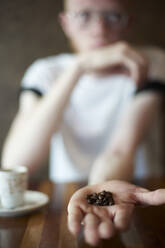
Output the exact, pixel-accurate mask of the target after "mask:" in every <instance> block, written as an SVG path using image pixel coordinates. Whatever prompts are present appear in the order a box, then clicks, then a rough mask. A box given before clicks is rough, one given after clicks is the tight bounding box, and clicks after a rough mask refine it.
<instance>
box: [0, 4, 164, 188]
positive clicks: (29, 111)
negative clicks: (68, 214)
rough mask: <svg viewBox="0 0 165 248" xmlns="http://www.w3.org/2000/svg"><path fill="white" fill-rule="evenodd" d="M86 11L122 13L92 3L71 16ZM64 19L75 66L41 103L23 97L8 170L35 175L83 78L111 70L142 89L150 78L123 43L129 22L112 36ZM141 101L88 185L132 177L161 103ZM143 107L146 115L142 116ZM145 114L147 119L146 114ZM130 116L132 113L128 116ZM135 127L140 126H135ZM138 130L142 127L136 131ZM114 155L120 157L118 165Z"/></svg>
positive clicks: (5, 158) (100, 26) (140, 58)
mask: <svg viewBox="0 0 165 248" xmlns="http://www.w3.org/2000/svg"><path fill="white" fill-rule="evenodd" d="M87 7H88V8H90V9H92V10H93V9H94V8H97V9H94V10H95V11H98V10H99V9H100V8H102V9H103V10H104V9H107V8H109V9H110V10H111V9H115V10H121V9H122V8H123V6H122V5H121V4H120V2H118V1H114V0H104V1H98V4H97V5H96V4H95V1H93V0H90V1H87V0H85V1H81V0H70V1H69V5H68V7H67V8H68V9H67V11H68V12H69V11H72V10H75V8H77V9H78V8H79V9H80V8H82V9H83V8H87ZM60 19H61V24H62V27H63V30H64V32H65V34H66V35H67V37H68V38H69V39H70V40H71V41H72V43H74V46H75V47H76V50H77V51H78V53H77V54H76V55H75V59H74V62H73V64H72V65H71V67H69V68H67V69H66V70H65V72H64V73H63V75H61V76H59V78H58V79H57V81H56V82H55V83H54V84H53V86H52V88H51V90H50V91H49V92H48V93H47V94H46V95H44V96H43V97H42V98H38V97H37V96H36V95H35V94H34V93H32V92H25V93H22V95H21V98H20V105H19V110H18V113H17V115H16V117H15V119H14V121H13V124H12V126H11V129H10V131H9V134H8V136H7V139H6V142H5V145H4V148H3V152H2V166H3V167H4V168H12V167H15V166H17V165H19V164H21V165H24V166H27V167H28V168H29V171H30V172H31V173H33V172H34V171H35V170H36V169H37V168H38V167H39V166H40V164H41V162H43V161H44V160H45V159H46V157H47V156H48V151H49V144H50V139H51V137H52V135H53V134H54V133H55V132H56V131H57V130H58V128H59V126H60V123H61V120H62V116H63V113H64V110H65V107H66V105H67V103H68V101H69V99H70V96H71V94H72V91H73V89H74V87H75V86H76V84H77V82H78V80H79V78H80V77H81V76H82V75H84V74H86V73H97V74H98V76H99V75H101V74H102V73H105V72H106V73H107V71H108V73H109V74H111V73H114V72H115V73H116V71H117V72H118V73H126V74H127V75H129V76H130V77H131V78H132V79H133V80H134V81H135V83H136V85H137V86H140V85H141V84H142V83H143V82H144V79H146V77H147V72H148V66H149V63H148V60H147V58H145V56H144V55H142V54H141V52H139V51H138V50H137V49H135V48H134V47H132V46H131V45H130V44H128V43H126V42H124V41H121V37H122V35H123V34H125V33H126V32H127V29H128V26H129V23H128V25H127V26H126V27H125V28H124V29H122V30H115V31H114V30H113V32H112V30H109V29H107V26H106V25H104V23H103V22H102V20H101V19H98V20H97V22H96V23H94V24H93V26H91V27H90V30H81V29H78V27H77V26H76V25H75V22H74V21H73V20H71V19H69V18H68V16H67V15H65V13H61V15H60ZM78 34H79V35H78ZM84 37H85V38H84ZM100 37H101V38H100ZM96 41H97V42H96ZM143 96H144V95H141V96H140V95H139V96H137V97H136V98H135V99H134V100H133V104H131V106H130V108H129V109H128V110H127V111H126V113H125V115H124V116H123V117H122V118H123V121H122V126H120V125H119V127H118V130H119V131H118V133H116V134H115V135H114V137H113V143H112V144H111V145H110V146H108V147H106V149H105V151H104V152H103V153H102V154H101V155H100V156H99V157H98V158H97V159H96V161H95V163H94V164H93V168H92V171H91V175H90V176H89V183H91V184H93V183H97V182H100V180H101V181H105V180H108V179H114V178H115V179H126V180H129V179H130V178H131V177H132V171H133V166H132V160H133V155H134V153H135V151H136V148H137V146H138V145H139V144H140V142H141V141H142V140H143V138H144V136H145V134H146V132H147V127H149V126H150V125H151V123H152V121H153V120H154V118H155V115H156V112H157V110H158V109H159V104H160V97H159V96H158V95H156V94H153V93H151V94H148V93H147V94H146V97H143ZM142 105H143V111H141V109H142V108H141V107H142ZM135 110H136V111H135ZM145 112H147V113H148V114H147V115H146V114H145ZM130 113H134V114H133V115H132V114H131V115H130ZM131 123H134V124H135V123H136V125H133V124H131ZM138 123H139V124H138ZM130 124H131V128H132V129H131V130H132V131H131V132H127V133H126V134H125V133H123V131H122V130H128V128H130ZM139 125H140V127H141V128H138V127H139ZM119 134H120V135H119ZM125 135H127V136H126V140H127V141H129V142H128V146H127V150H125V146H123V140H125ZM119 136H120V137H119ZM116 154H120V156H119V157H120V159H119V161H117V162H116ZM110 161H111V162H110ZM113 161H114V162H113ZM101 167H104V168H106V169H107V168H108V174H107V171H106V170H102V171H106V173H103V174H102V175H101V177H100V176H99V173H100V168H101ZM123 168H124V169H123ZM125 168H127V170H125ZM125 171H127V172H128V173H125ZM107 176H108V177H107Z"/></svg>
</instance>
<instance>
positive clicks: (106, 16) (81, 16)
mask: <svg viewBox="0 0 165 248" xmlns="http://www.w3.org/2000/svg"><path fill="white" fill-rule="evenodd" d="M67 15H68V16H69V18H71V19H72V20H73V21H74V22H75V24H76V25H77V26H79V27H82V28H86V27H88V26H89V25H91V24H92V23H94V22H95V21H96V20H98V19H100V18H101V20H103V21H104V22H105V23H106V24H107V26H109V27H111V28H119V29H120V28H124V27H126V26H127V24H128V20H129V16H128V15H127V14H125V13H122V12H117V11H100V12H94V11H88V10H84V11H78V12H69V13H67Z"/></svg>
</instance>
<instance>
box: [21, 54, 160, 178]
mask: <svg viewBox="0 0 165 248" xmlns="http://www.w3.org/2000/svg"><path fill="white" fill-rule="evenodd" d="M73 59H74V55H71V54H62V55H59V56H51V57H47V58H43V59H39V60H37V61H36V62H34V63H33V64H32V65H31V66H30V67H29V68H28V69H27V71H26V73H25V75H24V77H23V80H22V87H23V88H25V89H35V90H37V91H39V92H41V93H42V94H46V93H47V92H48V91H49V90H51V86H52V84H54V83H55V82H56V79H57V77H58V76H59V75H61V73H64V72H65V68H67V67H68V66H70V64H71V63H72V61H73ZM134 92H135V84H134V82H133V81H132V79H131V78H129V77H128V76H124V75H111V76H104V77H96V76H94V75H84V76H82V77H81V78H80V79H79V81H78V83H77V84H76V87H75V88H74V90H73V92H72V95H71V97H70V100H69V103H68V105H67V107H66V109H65V112H64V116H63V121H62V124H61V126H60V129H59V131H58V133H55V134H54V135H53V137H52V140H51V149H50V173H49V174H50V179H52V180H53V181H55V182H71V181H81V180H87V178H88V175H89V173H90V169H91V166H92V164H93V162H94V161H95V159H96V158H97V157H98V156H99V154H100V153H101V152H102V151H103V150H104V148H105V146H106V144H107V142H109V141H110V139H111V136H112V135H113V132H114V130H115V127H116V125H117V123H118V121H119V118H120V116H121V114H122V112H123V111H125V110H126V108H127V106H128V105H129V103H130V101H131V100H132V97H133V96H134ZM152 147H153V146H152ZM146 148H147V146H146V144H143V145H142V146H140V147H139V149H138V151H137V156H136V159H135V165H136V169H135V176H136V177H146V176H149V175H154V176H155V175H156V174H157V175H159V174H160V173H161V169H160V168H161V166H159V165H158V164H157V165H155V164H154V163H153V165H151V163H150V164H149V162H148V160H147V156H146V155H147V150H146ZM152 155H153V156H156V155H155V154H154V153H153V151H152ZM151 160H152V161H153V159H151Z"/></svg>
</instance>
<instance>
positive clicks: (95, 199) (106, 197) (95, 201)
mask: <svg viewBox="0 0 165 248" xmlns="http://www.w3.org/2000/svg"><path fill="white" fill-rule="evenodd" d="M86 199H87V201H88V203H89V204H92V205H96V206H112V205H114V204H115V202H114V199H113V195H112V193H111V192H109V191H105V190H103V191H102V192H99V193H93V194H88V195H87V196H86Z"/></svg>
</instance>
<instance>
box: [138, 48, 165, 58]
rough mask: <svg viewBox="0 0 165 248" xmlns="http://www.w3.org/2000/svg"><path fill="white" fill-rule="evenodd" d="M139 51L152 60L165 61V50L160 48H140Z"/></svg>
mask: <svg viewBox="0 0 165 248" xmlns="http://www.w3.org/2000/svg"><path fill="white" fill-rule="evenodd" d="M137 49H139V51H141V52H142V53H144V55H146V56H148V57H149V58H150V59H157V60H158V59H165V49H163V48H161V47H158V46H139V47H137Z"/></svg>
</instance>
